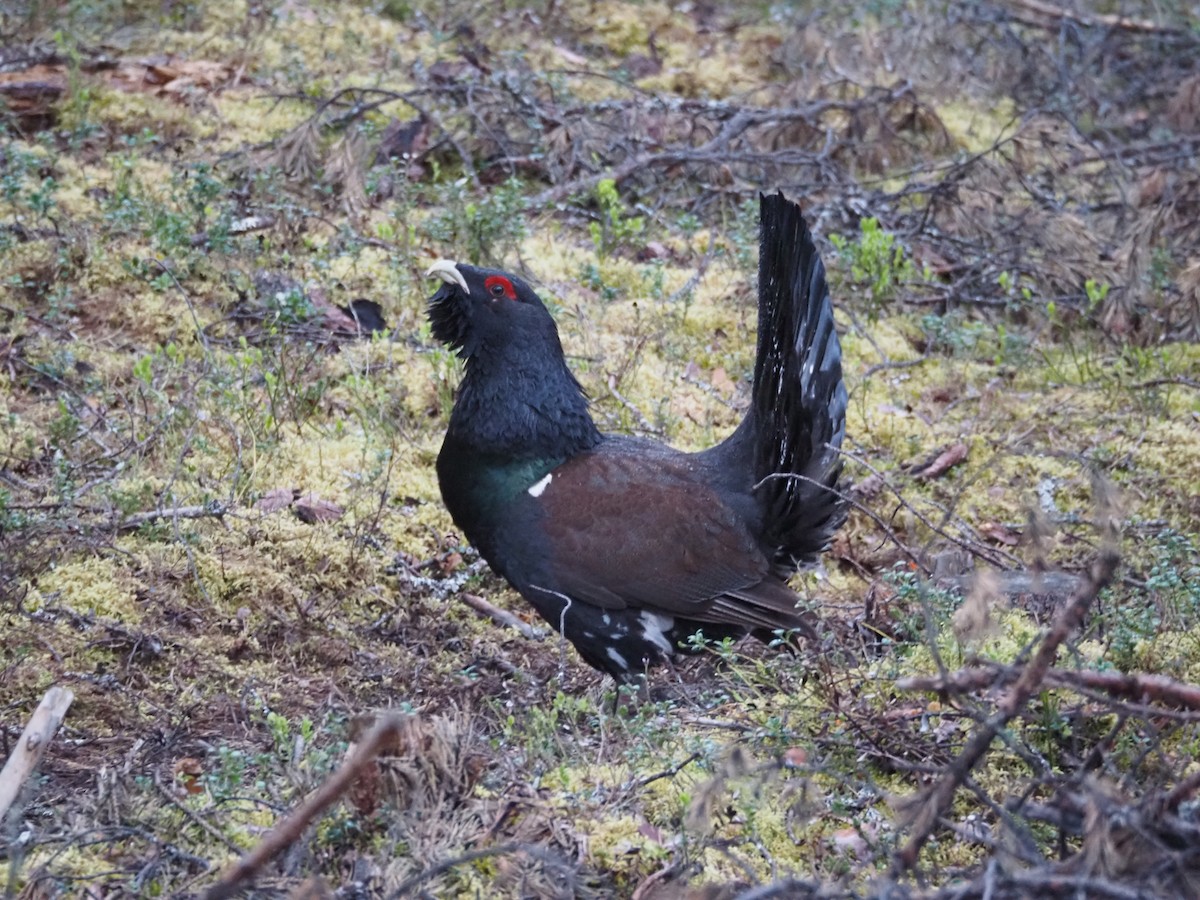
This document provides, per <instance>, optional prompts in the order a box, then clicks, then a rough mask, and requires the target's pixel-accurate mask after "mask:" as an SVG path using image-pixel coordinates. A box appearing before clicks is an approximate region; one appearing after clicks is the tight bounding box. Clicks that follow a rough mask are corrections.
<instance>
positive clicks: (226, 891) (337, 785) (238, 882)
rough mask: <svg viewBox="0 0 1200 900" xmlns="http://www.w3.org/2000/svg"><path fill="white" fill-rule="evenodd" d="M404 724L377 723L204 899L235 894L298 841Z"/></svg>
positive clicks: (393, 720) (394, 719)
mask: <svg viewBox="0 0 1200 900" xmlns="http://www.w3.org/2000/svg"><path fill="white" fill-rule="evenodd" d="M403 725H404V719H403V718H402V717H400V716H397V715H390V716H386V717H384V718H381V719H380V720H379V721H378V722H376V723H375V727H374V728H372V729H371V730H370V731H369V732H367V734H366V737H364V738H363V740H362V743H361V744H359V745H358V747H357V748H355V750H354V753H352V754H351V755H350V758H349V759H347V760H346V761H345V762H344V763H342V765H341V768H339V769H338V770H337V771H336V772H334V773H333V774H332V775H330V776H329V777H328V778H327V779H325V782H324V783H323V784H322V785H321V786H320V787H319V788H317V789H316V790H315V791H313V792H312V793H311V794H309V795H308V797H307V798H306V799H305V800H304V802H303V803H301V804H300V805H299V806H298V807H296V809H295V810H293V811H292V812H291V814H289V815H288V816H287V817H286V818H284V820H283V821H282V822H280V823H279V824H278V825H276V826H275V827H274V828H272V829H271V830H270V832H268V833H267V834H266V835H265V836H264V837H263V839H262V840H261V841H259V842H258V845H257V846H255V847H254V849H253V850H251V851H250V852H249V853H246V854H245V855H244V856H242V858H241V859H239V860H238V861H237V862H235V863H232V864H231V865H230V866H229V867H228V868H226V869H225V871H224V872H223V873H222V874H221V877H220V879H218V881H217V883H216V884H214V885H213V886H212V887H210V888H209V889H208V890H207V891H206V892H205V894H204V900H226V898H229V897H232V896H233V895H234V894H236V893H237V892H238V891H240V890H241V889H242V888H243V887H244V886H245V885H246V883H248V882H250V881H252V880H253V879H254V878H255V877H257V875H258V873H259V871H261V869H262V867H263V866H265V865H266V864H267V863H268V862H270V861H271V860H272V859H273V858H274V857H276V856H278V855H279V854H280V853H282V852H283V851H284V850H286V849H287V848H288V847H290V846H291V845H292V844H294V843H295V842H296V841H298V840H299V839H300V835H301V834H302V833H303V832H304V829H305V828H307V827H308V826H309V824H310V823H311V822H312V821H313V819H315V818H316V817H317V816H319V815H320V814H321V813H322V812H324V811H325V809H326V808H327V807H329V806H330V805H332V804H333V802H334V801H335V800H337V799H338V798H339V797H340V796H342V794H344V793H345V792H346V790H347V789H348V788H349V787H350V785H351V784H353V783H354V780H355V779H356V778H357V777H358V776H359V773H360V772H362V770H363V769H364V768H365V767H366V766H367V765H368V764H369V763H370V762H371V761H372V760H373V759H374V758H375V757H376V756H377V755H378V754H379V751H380V750H381V749H383V748H384V747H385V746H387V744H388V743H389V742H390V741H393V740H395V738H396V737H397V736H398V735H399V734H400V731H401V728H402V727H403Z"/></svg>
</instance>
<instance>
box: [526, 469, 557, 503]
mask: <svg viewBox="0 0 1200 900" xmlns="http://www.w3.org/2000/svg"><path fill="white" fill-rule="evenodd" d="M553 480H554V473H553V472H547V473H546V475H545V477H543V478H542V480H541V481H537V482H534V483H533V484H531V485H530V486H529V496H530V497H540V496H542V491H544V490H546V488H548V487H550V482H551V481H553Z"/></svg>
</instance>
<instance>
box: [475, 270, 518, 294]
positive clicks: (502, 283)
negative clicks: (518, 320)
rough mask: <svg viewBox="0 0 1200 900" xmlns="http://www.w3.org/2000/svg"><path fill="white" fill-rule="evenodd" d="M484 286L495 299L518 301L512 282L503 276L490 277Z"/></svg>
mask: <svg viewBox="0 0 1200 900" xmlns="http://www.w3.org/2000/svg"><path fill="white" fill-rule="evenodd" d="M483 286H484V288H486V289H487V292H488V293H489V294H491V295H492V296H493V297H507V298H508V299H509V300H516V299H517V292H516V291H515V290H513V286H512V282H511V281H509V280H508V279H507V278H505V277H504V276H503V275H489V276H488V277H487V278H486V279H485V280H484V282H483Z"/></svg>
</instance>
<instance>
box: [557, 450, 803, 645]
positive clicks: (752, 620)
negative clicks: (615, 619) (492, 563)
mask: <svg viewBox="0 0 1200 900" xmlns="http://www.w3.org/2000/svg"><path fill="white" fill-rule="evenodd" d="M535 502H536V503H538V504H539V506H540V508H541V509H542V511H543V512H544V514H545V515H544V517H543V518H542V523H543V527H544V529H545V538H546V543H545V549H546V550H547V551H548V552H547V559H546V561H547V571H548V573H549V574H550V576H551V580H553V582H554V584H553V585H542V587H549V588H552V589H553V590H555V591H558V592H560V593H562V594H565V595H567V596H569V597H573V598H575V599H578V600H581V601H584V602H587V603H592V604H594V605H596V606H601V607H604V608H608V609H623V608H626V607H638V608H649V609H652V610H658V611H662V612H666V613H670V614H676V615H683V616H686V617H688V618H692V619H697V620H700V621H711V622H728V623H732V624H740V625H747V626H750V627H765V628H776V627H780V624H779V619H780V616H781V615H782V616H787V615H788V614H791V615H794V609H793V604H794V602H795V599H796V598H795V595H794V594H792V592H791V591H790V590H788V589H787V587H786V586H785V585H784V584H783V583H782V582H779V581H777V580H776V579H774V578H773V577H770V576H769V575H768V572H769V565H768V561H767V559H766V557H765V556H764V555H763V553H762V551H761V550H760V549H759V547H758V545H757V542H756V541H755V540H754V538H753V536H752V535H751V534H750V531H749V530H748V528H747V526H746V524H745V523H744V522H742V521H741V519H739V517H738V516H737V515H736V514H735V513H734V512H733V511H732V510H731V509H730V508H729V507H728V506H727V505H726V504H725V503H723V502H722V500H721V498H720V497H719V496H718V495H717V493H716V492H715V491H714V490H713V489H712V488H710V487H709V486H708V485H707V484H705V483H704V481H703V480H701V476H700V475H699V474H698V473H697V472H696V471H695V469H694V468H693V464H692V463H690V462H689V458H688V457H687V456H685V455H683V454H669V455H668V454H652V455H646V454H637V453H620V452H613V451H611V450H609V451H607V452H604V451H597V452H591V453H585V454H582V455H580V456H577V457H575V458H573V459H571V460H570V461H568V462H566V463H564V464H563V465H561V466H559V467H558V468H557V469H555V470H554V471H553V472H552V473H551V478H550V480H549V481H548V482H547V483H546V484H545V485H544V486H543V487H542V490H541V491H540V493H538V495H537V497H536V499H535ZM764 579H765V581H764Z"/></svg>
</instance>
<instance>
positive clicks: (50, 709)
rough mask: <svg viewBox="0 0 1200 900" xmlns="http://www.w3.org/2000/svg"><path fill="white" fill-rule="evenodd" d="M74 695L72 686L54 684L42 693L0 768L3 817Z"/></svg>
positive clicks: (60, 721) (42, 754)
mask: <svg viewBox="0 0 1200 900" xmlns="http://www.w3.org/2000/svg"><path fill="white" fill-rule="evenodd" d="M74 699H75V695H74V694H73V693H71V690H70V688H65V687H52V688H50V690H48V691H46V693H45V695H44V696H43V697H42V702H41V703H39V704H38V707H37V709H35V710H34V711H33V715H32V716H30V717H29V724H28V725H26V726H25V730H24V731H23V732H22V733H21V739H20V740H19V741H17V746H16V747H14V748H13V751H12V753H10V754H9V756H8V761H7V762H6V763H5V764H4V770H3V771H0V821H3V819H4V816H5V815H6V814H7V813H8V810H9V807H11V806H12V805H13V803H14V802H15V801H16V799H17V796H18V795H19V794H20V793H21V786H22V785H24V784H25V782H26V781H27V780H28V779H29V776H30V775H32V774H33V773H34V771H35V770H36V769H37V767H38V763H40V762H41V761H42V757H43V756H44V755H45V753H46V748H47V747H49V746H50V741H51V739H53V737H54V733H55V732H56V731H58V727H59V726H60V725H62V721H63V719H64V718H65V717H66V715H67V709H68V708H69V707H70V705H71V701H72V700H74Z"/></svg>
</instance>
